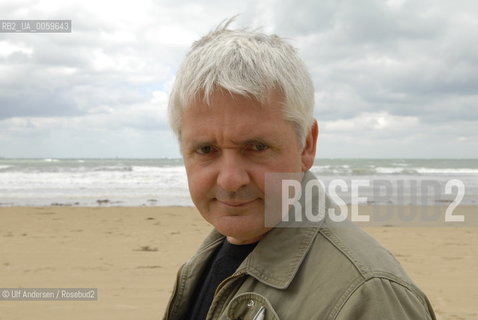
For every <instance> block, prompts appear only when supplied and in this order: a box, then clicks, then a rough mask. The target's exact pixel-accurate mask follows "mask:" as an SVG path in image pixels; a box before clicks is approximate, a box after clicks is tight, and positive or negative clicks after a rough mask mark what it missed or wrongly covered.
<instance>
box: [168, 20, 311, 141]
mask: <svg viewBox="0 0 478 320" xmlns="http://www.w3.org/2000/svg"><path fill="white" fill-rule="evenodd" d="M232 20H233V19H229V20H227V21H225V22H223V23H221V24H220V25H219V26H218V27H217V28H216V29H215V30H213V31H211V32H210V33H208V34H207V35H205V36H204V37H202V38H201V39H200V40H199V41H196V42H194V43H193V45H192V47H191V49H190V51H189V52H188V53H187V55H186V57H185V58H184V60H183V62H182V64H181V66H180V67H179V70H178V72H177V74H176V79H175V82H174V85H173V88H172V91H171V95H170V99H169V122H170V125H171V128H172V129H173V131H174V133H175V134H176V135H177V137H178V138H180V136H181V121H182V114H183V112H184V110H185V109H186V108H188V107H190V106H191V105H193V102H194V100H195V99H198V98H199V97H202V98H203V99H204V101H205V102H206V103H209V97H210V95H211V94H212V93H213V92H214V91H215V90H218V89H224V90H226V91H229V92H230V93H233V94H240V95H244V96H248V97H251V98H254V99H256V100H257V101H259V102H261V103H264V102H265V101H266V100H267V98H268V97H269V95H270V93H271V91H273V90H278V91H279V92H280V94H281V95H282V98H283V103H282V104H283V105H282V109H283V113H284V119H285V120H289V121H291V122H292V123H293V124H294V125H295V127H296V130H297V135H298V139H299V142H300V143H301V144H302V145H303V144H304V142H305V138H306V136H307V133H308V132H309V130H310V128H311V126H312V124H313V121H314V119H313V109H314V87H313V84H312V80H311V78H310V75H309V73H308V72H307V69H306V67H305V65H304V63H303V61H302V60H301V59H300V58H299V56H298V55H297V53H296V50H295V49H294V48H293V47H292V46H291V45H290V44H288V43H286V42H285V41H284V40H283V39H281V38H280V37H278V36H276V35H267V34H264V33H260V32H256V31H250V30H246V29H242V30H230V29H227V27H228V25H229V24H230V23H231V22H232Z"/></svg>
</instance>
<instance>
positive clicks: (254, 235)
mask: <svg viewBox="0 0 478 320" xmlns="http://www.w3.org/2000/svg"><path fill="white" fill-rule="evenodd" d="M211 223H212V224H213V226H214V227H215V228H216V230H217V231H218V232H219V233H221V234H222V235H224V236H226V237H227V238H228V240H230V242H231V243H234V242H244V243H247V242H248V243H252V242H256V241H258V240H260V238H261V237H262V236H263V235H264V234H265V233H266V232H267V231H268V229H266V228H265V227H264V221H263V220H260V221H258V219H257V218H252V219H251V217H247V216H240V215H237V216H234V215H227V216H221V217H218V218H217V219H215V220H214V221H211ZM232 239H234V241H231V240H232Z"/></svg>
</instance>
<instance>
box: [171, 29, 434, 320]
mask: <svg viewBox="0 0 478 320" xmlns="http://www.w3.org/2000/svg"><path fill="white" fill-rule="evenodd" d="M228 24H229V23H226V24H224V25H222V26H219V27H218V28H217V29H216V30H214V31H213V32H211V33H209V34H207V35H206V36H204V37H203V38H202V39H200V40H199V41H197V42H195V43H194V44H193V46H192V48H191V50H190V52H189V53H188V54H187V56H186V57H185V60H184V61H183V63H182V65H181V67H180V69H179V71H178V73H177V77H176V80H175V84H174V87H173V90H172V92H171V97H170V105H169V111H170V123H171V126H172V128H173V130H174V131H175V133H176V135H177V136H178V139H179V142H180V146H181V152H182V155H183V158H184V163H185V167H186V171H187V176H188V184H189V190H190V193H191V197H192V200H193V202H194V204H195V205H196V207H197V208H198V210H199V212H200V213H201V215H202V216H203V217H204V219H205V220H206V221H208V222H209V223H210V224H211V225H212V226H213V227H214V230H213V231H212V233H211V234H210V235H209V236H208V238H207V239H206V240H205V241H204V243H203V244H202V246H201V247H200V249H199V250H198V252H197V253H196V255H195V256H194V257H192V258H191V259H190V260H189V261H188V262H187V263H186V264H184V265H183V266H182V267H181V269H180V271H179V273H178V279H177V283H176V287H175V289H174V292H173V295H172V297H171V300H170V303H169V306H168V308H167V311H166V315H165V319H194V320H199V319H255V320H259V319H294V320H295V319H305V320H310V319H336V320H345V319H347V320H360V319H372V320H378V319H414V320H415V319H424V320H425V319H435V316H434V314H433V311H432V309H431V306H430V304H429V302H428V300H427V298H426V297H425V295H424V294H423V293H422V292H421V291H420V290H419V289H418V288H417V287H416V286H415V285H414V284H413V283H412V281H411V280H410V279H409V278H408V276H407V275H406V274H405V272H404V271H403V270H402V268H401V267H400V265H399V263H398V262H397V261H396V260H395V259H394V258H393V257H392V255H391V254H390V253H389V252H388V251H386V250H385V249H384V248H382V247H381V246H380V245H379V244H377V243H376V242H375V241H374V240H373V239H371V238H370V237H369V236H368V235H366V234H365V233H364V232H362V231H360V230H359V229H358V228H357V227H355V226H354V225H352V224H351V223H346V222H342V223H336V222H332V221H331V220H330V219H323V220H322V221H320V223H311V224H308V225H305V226H303V225H302V226H298V227H297V228H282V227H278V226H276V227H274V225H267V224H266V223H265V214H266V211H267V210H266V205H265V203H266V200H267V199H266V190H265V184H266V173H303V175H304V178H303V180H302V183H306V182H307V181H311V180H313V179H315V177H313V175H312V174H311V173H310V172H308V170H309V169H310V168H311V166H312V165H313V162H314V157H315V151H316V142H317V137H318V125H317V122H316V121H315V120H314V118H313V106H314V89H313V85H312V81H311V79H310V76H309V74H308V72H307V70H306V68H305V66H304V64H303V63H302V61H301V60H300V58H299V57H298V56H297V54H296V52H295V50H294V49H293V48H292V47H291V46H290V45H289V44H287V43H286V42H285V41H283V40H282V39H280V38H279V37H277V36H274V35H265V34H261V33H258V32H251V31H247V30H229V29H227V27H228ZM316 200H317V199H316ZM316 200H314V201H316ZM301 201H303V200H301ZM317 201H319V202H320V203H319V206H318V208H316V210H317V211H318V212H317V213H318V214H323V213H325V212H327V210H329V209H331V208H335V205H334V204H333V203H332V202H331V201H330V200H329V199H328V198H319V199H318V200H317Z"/></svg>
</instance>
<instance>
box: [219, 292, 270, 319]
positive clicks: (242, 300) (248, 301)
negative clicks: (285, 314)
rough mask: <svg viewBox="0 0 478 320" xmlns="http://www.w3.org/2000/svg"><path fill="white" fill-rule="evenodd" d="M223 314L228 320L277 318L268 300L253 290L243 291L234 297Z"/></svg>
mask: <svg viewBox="0 0 478 320" xmlns="http://www.w3.org/2000/svg"><path fill="white" fill-rule="evenodd" d="M225 314H226V315H227V318H226V319H228V320H279V316H278V315H277V313H276V312H275V310H274V308H273V307H272V305H271V304H270V302H269V301H268V300H267V299H266V298H265V297H264V296H261V295H260V294H257V293H254V292H245V293H242V294H240V295H238V296H236V297H234V298H233V299H232V300H231V301H230V302H229V305H228V306H227V308H226V312H225Z"/></svg>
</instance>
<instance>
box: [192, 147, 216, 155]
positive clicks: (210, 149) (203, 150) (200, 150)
mask: <svg viewBox="0 0 478 320" xmlns="http://www.w3.org/2000/svg"><path fill="white" fill-rule="evenodd" d="M213 151H214V147H213V146H202V147H199V148H197V149H196V152H197V153H199V154H209V153H211V152H213Z"/></svg>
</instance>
